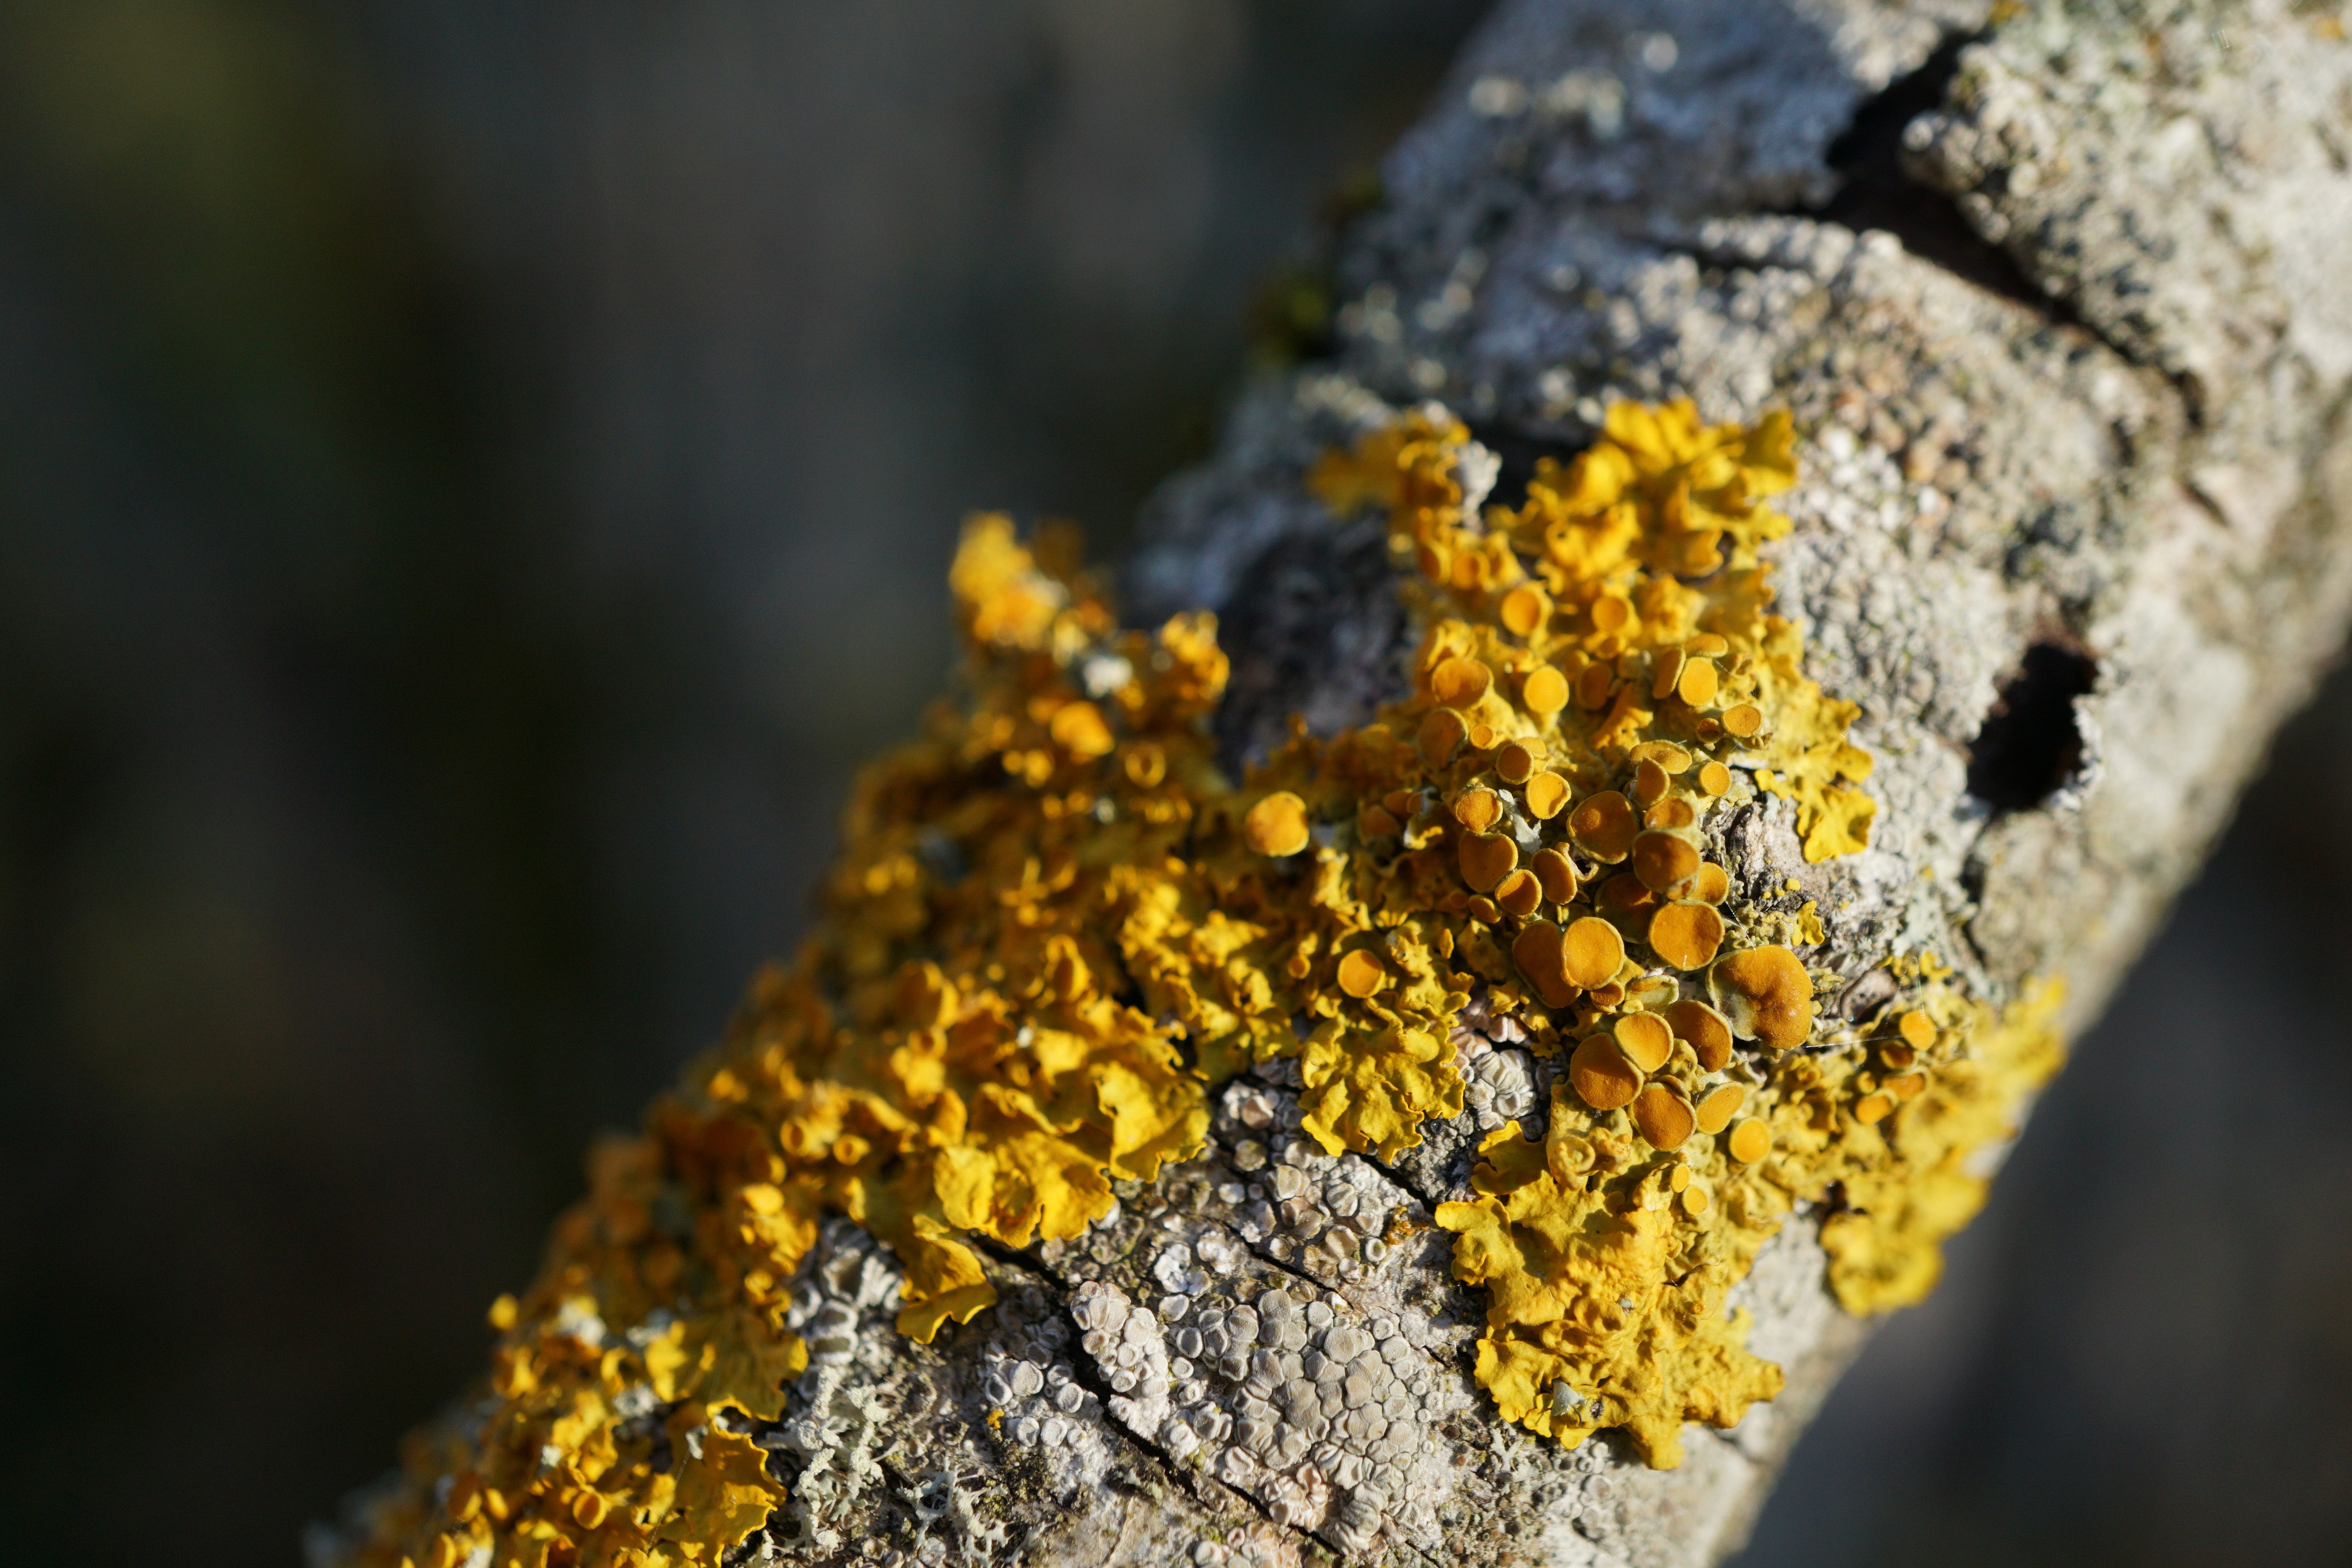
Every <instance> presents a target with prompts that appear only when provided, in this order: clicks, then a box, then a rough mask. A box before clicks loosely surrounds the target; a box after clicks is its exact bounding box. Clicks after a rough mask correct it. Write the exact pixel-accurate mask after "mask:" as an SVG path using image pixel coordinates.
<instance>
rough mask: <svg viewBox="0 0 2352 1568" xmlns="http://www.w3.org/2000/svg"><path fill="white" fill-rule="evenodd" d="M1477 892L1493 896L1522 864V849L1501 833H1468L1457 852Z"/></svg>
mask: <svg viewBox="0 0 2352 1568" xmlns="http://www.w3.org/2000/svg"><path fill="white" fill-rule="evenodd" d="M1454 858H1455V860H1456V861H1457V862H1459V864H1460V865H1461V867H1462V879H1463V880H1464V881H1465V882H1467V883H1469V884H1470V890H1471V891H1472V892H1474V893H1491V892H1493V891H1494V890H1495V889H1496V888H1497V887H1500V886H1501V885H1502V881H1503V879H1504V878H1506V877H1507V876H1509V875H1510V874H1511V872H1512V871H1513V870H1514V869H1516V868H1517V866H1518V864H1519V847H1518V846H1517V845H1516V844H1514V843H1512V842H1511V841H1510V839H1508V838H1507V837H1504V836H1503V835H1502V834H1499V833H1466V834H1465V835H1463V837H1462V841H1461V842H1460V844H1458V845H1457V846H1456V847H1455V848H1454Z"/></svg>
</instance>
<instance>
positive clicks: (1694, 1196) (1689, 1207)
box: [1682, 1187, 1715, 1219]
mask: <svg viewBox="0 0 2352 1568" xmlns="http://www.w3.org/2000/svg"><path fill="white" fill-rule="evenodd" d="M1682 1205H1683V1213H1685V1214H1686V1215H1690V1216H1691V1218H1693V1219H1696V1218H1698V1216H1699V1215H1703V1214H1705V1213H1706V1211H1707V1210H1709V1209H1711V1208H1713V1207H1714V1206H1715V1199H1714V1198H1712V1197H1710V1196H1708V1195H1707V1190H1706V1188H1705V1187H1693V1188H1691V1189H1690V1190H1689V1191H1688V1192H1685V1193H1684V1194H1682Z"/></svg>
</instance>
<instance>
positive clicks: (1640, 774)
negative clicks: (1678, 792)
mask: <svg viewBox="0 0 2352 1568" xmlns="http://www.w3.org/2000/svg"><path fill="white" fill-rule="evenodd" d="M1672 787H1674V781H1673V780H1671V779H1669V778H1667V777H1666V770H1665V769H1664V768H1662V767H1660V766H1658V764H1657V763H1654V762H1651V761H1650V760H1649V759H1648V758H1646V757H1645V758H1643V760H1642V761H1640V762H1638V763H1634V764H1633V784H1632V786H1631V787H1629V788H1628V789H1627V790H1626V792H1625V793H1626V794H1627V795H1630V796H1632V797H1633V804H1634V805H1637V806H1639V807H1641V808H1642V809H1643V811H1647V810H1649V809H1650V807H1652V806H1654V805H1657V804H1658V802H1660V801H1662V800H1664V799H1665V798H1666V791H1667V790H1669V789H1671V788H1672Z"/></svg>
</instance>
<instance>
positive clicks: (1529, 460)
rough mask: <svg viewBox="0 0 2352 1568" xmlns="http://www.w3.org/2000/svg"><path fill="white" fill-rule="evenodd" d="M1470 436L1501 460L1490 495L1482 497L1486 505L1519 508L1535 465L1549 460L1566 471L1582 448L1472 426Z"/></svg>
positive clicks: (1524, 501)
mask: <svg viewBox="0 0 2352 1568" xmlns="http://www.w3.org/2000/svg"><path fill="white" fill-rule="evenodd" d="M1470 434H1471V437H1473V438H1474V439H1475V440H1476V441H1477V443H1478V444H1479V445H1480V446H1482V447H1486V449H1487V450H1488V451H1490V452H1492V453H1494V454H1495V456H1496V458H1500V459H1501V461H1502V466H1501V468H1499V469H1497V470H1496V475H1495V489H1494V493H1493V494H1491V495H1489V496H1488V497H1487V498H1486V503H1487V504H1488V505H1489V506H1512V507H1515V506H1520V505H1523V504H1525V503H1526V501H1527V499H1528V480H1529V479H1534V478H1535V477H1536V465H1537V464H1538V463H1539V462H1541V461H1542V460H1543V459H1544V458H1550V459H1551V460H1552V461H1554V462H1556V463H1558V464H1559V466H1560V467H1562V468H1566V467H1567V466H1568V465H1569V464H1570V463H1572V462H1574V461H1575V460H1576V455H1577V454H1578V453H1579V452H1580V451H1582V450H1583V449H1584V448H1583V447H1576V446H1570V444H1568V443H1567V442H1564V441H1553V440H1547V439H1545V438H1544V437H1540V436H1520V435H1515V434H1513V433H1512V432H1510V431H1508V430H1505V429H1502V428H1500V427H1498V426H1471V429H1470Z"/></svg>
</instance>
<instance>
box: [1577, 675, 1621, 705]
mask: <svg viewBox="0 0 2352 1568" xmlns="http://www.w3.org/2000/svg"><path fill="white" fill-rule="evenodd" d="M1616 689H1617V676H1616V672H1615V671H1613V670H1612V669H1611V668H1609V667H1608V666H1607V665H1605V664H1588V665H1586V666H1585V667H1584V673H1583V674H1581V675H1580V676H1578V677H1577V678H1576V700H1577V705H1578V706H1579V707H1583V708H1593V709H1599V708H1605V707H1607V706H1608V705H1609V695H1610V693H1611V692H1612V691H1614V690H1616Z"/></svg>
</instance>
